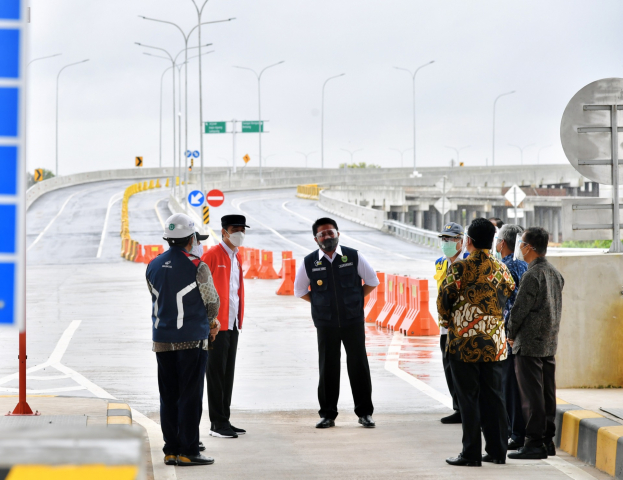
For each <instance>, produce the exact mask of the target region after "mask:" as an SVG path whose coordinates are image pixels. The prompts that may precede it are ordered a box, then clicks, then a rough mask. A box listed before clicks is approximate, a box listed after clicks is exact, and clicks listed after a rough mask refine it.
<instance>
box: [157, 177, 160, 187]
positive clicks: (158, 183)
mask: <svg viewBox="0 0 623 480" xmlns="http://www.w3.org/2000/svg"><path fill="white" fill-rule="evenodd" d="M160 187H161V185H160V179H159V178H156V188H160Z"/></svg>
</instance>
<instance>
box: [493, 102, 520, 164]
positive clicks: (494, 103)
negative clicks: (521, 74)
mask: <svg viewBox="0 0 623 480" xmlns="http://www.w3.org/2000/svg"><path fill="white" fill-rule="evenodd" d="M513 93H515V90H513V91H512V92H506V93H501V94H500V95H498V96H497V97H495V100H494V101H493V135H492V142H491V144H492V147H491V166H492V167H495V105H496V104H497V103H498V100H499V99H500V98H501V97H503V96H505V95H511V94H513Z"/></svg>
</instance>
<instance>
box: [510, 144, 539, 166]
mask: <svg viewBox="0 0 623 480" xmlns="http://www.w3.org/2000/svg"><path fill="white" fill-rule="evenodd" d="M508 145H509V146H511V147H515V148H518V149H519V151H520V152H521V160H520V162H521V165H523V151H524V149H526V148H528V147H532V146H533V145H536V143H531V144H530V145H526V146H525V147H520V146H519V145H512V144H510V143H509V144H508Z"/></svg>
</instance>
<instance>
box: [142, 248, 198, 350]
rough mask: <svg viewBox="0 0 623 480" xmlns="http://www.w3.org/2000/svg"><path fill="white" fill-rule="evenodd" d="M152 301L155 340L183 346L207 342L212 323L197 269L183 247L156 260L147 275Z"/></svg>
mask: <svg viewBox="0 0 623 480" xmlns="http://www.w3.org/2000/svg"><path fill="white" fill-rule="evenodd" d="M145 276H146V277H147V282H148V283H149V289H150V291H151V301H152V315H151V319H152V339H153V341H154V342H164V343H179V342H190V341H193V340H204V339H206V338H208V336H209V335H210V322H209V320H208V314H207V312H206V308H205V305H204V304H203V300H202V299H201V294H200V293H199V288H198V286H197V267H196V266H195V264H194V263H193V262H192V261H191V260H190V258H188V257H187V256H186V255H185V254H184V252H183V249H182V248H181V247H175V246H172V247H171V248H169V250H167V251H166V252H164V253H163V254H161V255H158V256H157V257H156V258H154V259H153V260H152V261H151V262H150V263H149V265H148V266H147V272H146V274H145Z"/></svg>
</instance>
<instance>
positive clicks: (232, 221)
mask: <svg viewBox="0 0 623 480" xmlns="http://www.w3.org/2000/svg"><path fill="white" fill-rule="evenodd" d="M246 223H247V219H246V218H245V216H244V215H225V216H224V217H221V227H223V228H227V227H246V228H251V227H249V226H248V225H247V224H246Z"/></svg>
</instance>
